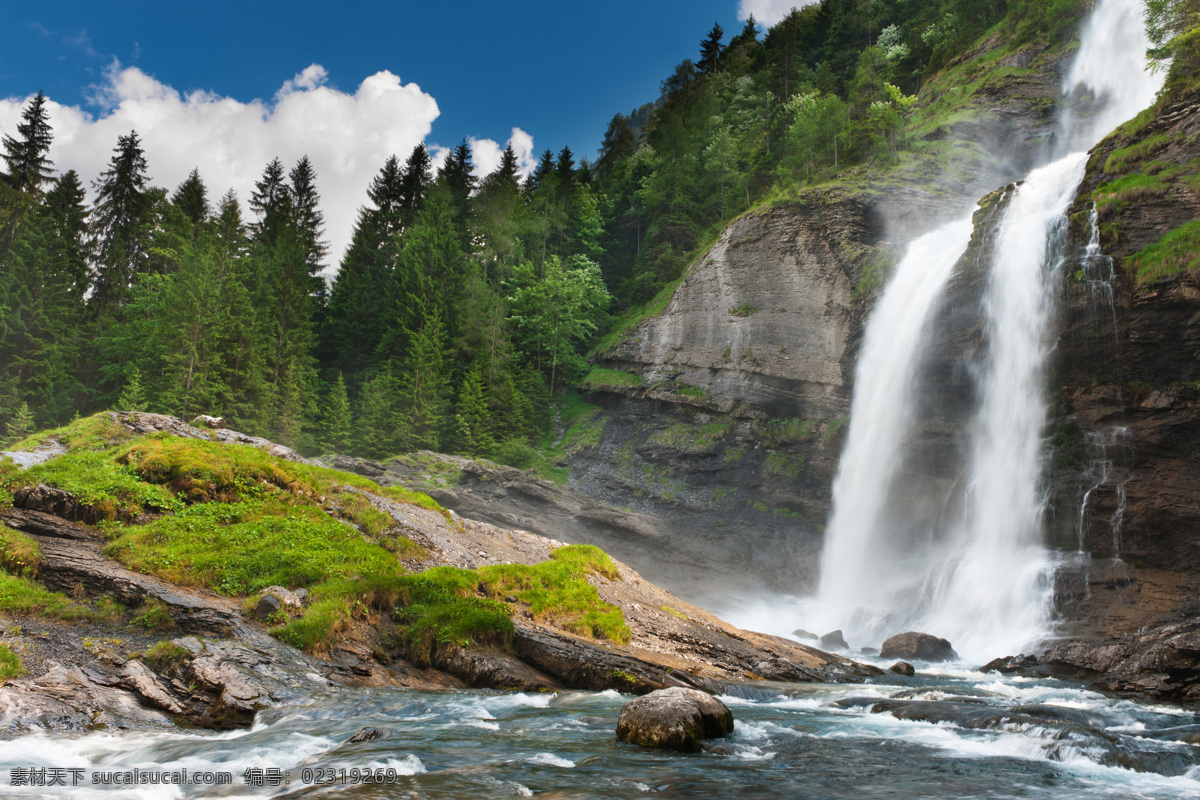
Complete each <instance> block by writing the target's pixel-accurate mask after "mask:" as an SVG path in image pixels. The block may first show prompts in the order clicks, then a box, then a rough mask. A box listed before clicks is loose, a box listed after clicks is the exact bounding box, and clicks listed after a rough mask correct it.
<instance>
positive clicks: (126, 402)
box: [114, 367, 146, 411]
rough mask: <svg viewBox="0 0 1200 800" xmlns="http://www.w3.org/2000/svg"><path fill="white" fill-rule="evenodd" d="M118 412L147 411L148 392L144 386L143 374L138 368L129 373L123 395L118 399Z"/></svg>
mask: <svg viewBox="0 0 1200 800" xmlns="http://www.w3.org/2000/svg"><path fill="white" fill-rule="evenodd" d="M114 410H116V411H145V410H146V390H145V388H144V387H143V386H142V373H141V371H140V370H138V368H137V367H134V368H133V369H131V370H130V371H129V376H128V378H127V379H126V381H125V386H124V387H123V388H122V389H121V395H120V396H119V397H118V398H117V405H116V408H115V409H114Z"/></svg>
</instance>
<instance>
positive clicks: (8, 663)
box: [0, 644, 24, 681]
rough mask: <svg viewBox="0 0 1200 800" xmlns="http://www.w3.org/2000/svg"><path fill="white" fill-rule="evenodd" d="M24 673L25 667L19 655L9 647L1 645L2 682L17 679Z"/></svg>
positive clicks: (0, 671)
mask: <svg viewBox="0 0 1200 800" xmlns="http://www.w3.org/2000/svg"><path fill="white" fill-rule="evenodd" d="M23 671H24V667H23V666H22V665H21V659H19V658H17V654H16V653H14V652H13V651H12V650H10V649H9V648H8V645H5V644H0V681H6V680H9V679H11V678H15V677H17V676H18V675H20V674H21V673H22V672H23Z"/></svg>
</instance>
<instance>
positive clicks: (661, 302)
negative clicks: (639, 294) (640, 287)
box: [588, 248, 707, 356]
mask: <svg viewBox="0 0 1200 800" xmlns="http://www.w3.org/2000/svg"><path fill="white" fill-rule="evenodd" d="M705 249H707V248H705ZM682 283H683V278H682V277H680V278H676V279H675V280H673V281H671V282H670V283H668V284H667V285H666V286H664V287H663V288H662V289H660V290H659V292H658V294H656V295H655V296H654V298H653V299H651V300H650V301H649V302H647V303H646V304H645V305H643V306H635V307H634V308H631V309H629V310H628V311H626V312H625V313H624V314H622V315H621V316H620V317H619V318H617V319H616V320H615V321H614V322H613V325H612V328H611V329H610V330H609V331H608V333H606V334H604V335H603V336H601V337H600V339H598V340H597V341H596V344H595V346H593V347H592V349H591V351H590V352H589V353H588V355H589V356H591V355H593V354H597V353H606V352H608V351H609V350H611V349H612V348H613V347H614V346H616V344H617V343H618V342H620V341H621V340H622V339H624V338H625V337H626V336H627V335H629V333H630V332H631V331H632V330H633V329H634V328H636V327H637V326H638V325H641V324H642V323H643V322H645V321H646V320H648V319H651V318H652V317H657V316H659V315H660V314H662V313H663V312H664V311H666V310H667V304H668V303H670V302H671V298H672V297H674V296H675V290H676V289H678V288H679V286H680V284H682Z"/></svg>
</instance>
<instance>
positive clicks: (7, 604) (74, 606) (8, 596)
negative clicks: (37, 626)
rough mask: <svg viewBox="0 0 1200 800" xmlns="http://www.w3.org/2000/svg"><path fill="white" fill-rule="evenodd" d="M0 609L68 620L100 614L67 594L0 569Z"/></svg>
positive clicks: (93, 616) (89, 617) (84, 618)
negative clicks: (50, 589) (53, 590)
mask: <svg viewBox="0 0 1200 800" xmlns="http://www.w3.org/2000/svg"><path fill="white" fill-rule="evenodd" d="M0 611H7V612H9V613H12V614H34V615H37V616H41V617H50V618H53V619H61V620H64V621H67V622H72V621H77V620H90V619H95V618H97V617H98V616H99V615H98V614H97V613H96V612H95V611H93V610H92V609H90V608H88V607H87V606H85V605H81V604H79V603H76V602H73V601H72V600H70V599H69V598H68V597H67V596H66V595H64V594H61V593H59V592H51V591H48V590H46V589H44V588H42V587H41V586H39V585H38V584H36V583H34V582H33V581H31V580H29V579H28V578H20V577H17V576H16V575H10V574H8V573H7V572H0Z"/></svg>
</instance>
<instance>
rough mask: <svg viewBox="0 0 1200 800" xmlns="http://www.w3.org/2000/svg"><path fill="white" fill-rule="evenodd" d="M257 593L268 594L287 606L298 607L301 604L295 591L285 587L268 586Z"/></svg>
mask: <svg viewBox="0 0 1200 800" xmlns="http://www.w3.org/2000/svg"><path fill="white" fill-rule="evenodd" d="M259 594H261V595H263V596H266V595H270V596H272V597H274V598H276V599H277V600H279V602H280V603H282V604H283V605H285V606H287V607H288V608H296V609H298V608H300V607H301V606H302V605H303V603H302V602H301V601H300V597H299V596H298V595H297V594H296V593H295V592H293V591H291V590H289V589H285V588H283V587H282V586H268V587H267V588H265V589H263V590H262V591H261V592H259ZM306 594H307V592H306Z"/></svg>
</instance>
